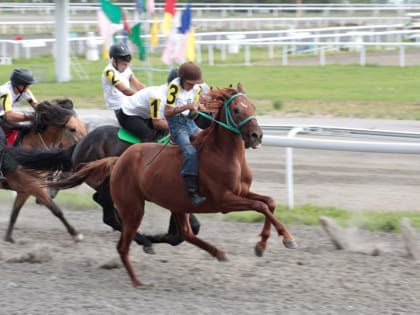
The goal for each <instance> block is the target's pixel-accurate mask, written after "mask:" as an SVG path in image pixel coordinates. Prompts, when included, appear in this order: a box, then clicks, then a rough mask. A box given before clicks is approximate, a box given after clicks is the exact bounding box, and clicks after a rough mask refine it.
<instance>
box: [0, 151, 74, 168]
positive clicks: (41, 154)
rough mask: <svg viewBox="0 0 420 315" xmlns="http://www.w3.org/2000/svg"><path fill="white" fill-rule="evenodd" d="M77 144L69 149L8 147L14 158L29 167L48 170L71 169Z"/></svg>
mask: <svg viewBox="0 0 420 315" xmlns="http://www.w3.org/2000/svg"><path fill="white" fill-rule="evenodd" d="M75 146H76V144H74V145H72V146H71V147H69V148H67V149H52V150H41V149H23V148H20V147H11V148H9V149H7V151H9V153H10V155H11V156H12V157H13V159H14V160H15V161H16V162H18V163H19V164H20V165H22V166H23V167H25V168H27V169H33V170H48V171H56V170H60V171H64V172H68V171H71V170H72V168H73V165H72V159H71V157H72V154H73V151H74V148H75Z"/></svg>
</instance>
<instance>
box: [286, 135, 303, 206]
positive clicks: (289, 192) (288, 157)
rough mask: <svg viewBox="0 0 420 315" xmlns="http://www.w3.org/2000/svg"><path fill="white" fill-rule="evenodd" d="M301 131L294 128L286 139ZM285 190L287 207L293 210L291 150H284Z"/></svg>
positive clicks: (288, 148)
mask: <svg viewBox="0 0 420 315" xmlns="http://www.w3.org/2000/svg"><path fill="white" fill-rule="evenodd" d="M301 131H303V128H301V127H295V128H293V129H292V130H290V131H289V133H288V134H287V137H288V138H293V137H295V136H296V135H297V134H298V133H299V132H301ZM286 189H287V207H288V208H289V209H293V208H294V207H295V201H294V197H293V196H294V187H293V148H291V147H287V148H286Z"/></svg>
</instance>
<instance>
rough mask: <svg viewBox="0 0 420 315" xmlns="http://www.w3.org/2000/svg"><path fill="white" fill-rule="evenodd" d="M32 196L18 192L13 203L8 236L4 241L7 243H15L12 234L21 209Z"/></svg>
mask: <svg viewBox="0 0 420 315" xmlns="http://www.w3.org/2000/svg"><path fill="white" fill-rule="evenodd" d="M29 196H30V194H27V193H22V192H18V193H17V195H16V198H15V200H14V202H13V208H12V213H11V214H10V219H9V225H8V227H7V231H6V235H5V236H4V240H5V241H6V242H10V243H14V240H13V237H12V233H13V228H14V226H15V224H16V220H17V217H18V215H19V212H20V209H22V207H23V205H24V204H25V202H26V200H28V198H29Z"/></svg>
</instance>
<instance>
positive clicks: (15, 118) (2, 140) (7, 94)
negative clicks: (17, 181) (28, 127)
mask: <svg viewBox="0 0 420 315" xmlns="http://www.w3.org/2000/svg"><path fill="white" fill-rule="evenodd" d="M33 83H35V78H34V76H33V74H32V72H31V71H30V70H28V69H23V68H16V69H14V70H13V71H12V74H11V75H10V80H9V81H8V82H6V83H4V84H3V85H0V152H2V151H3V149H4V147H5V145H6V135H7V140H8V143H9V144H10V143H13V142H14V140H15V139H16V136H17V132H16V131H15V130H6V134H5V130H3V128H4V126H6V124H7V122H11V123H19V122H23V121H30V120H33V117H34V116H33V114H32V113H23V112H17V111H14V108H15V106H16V105H18V104H19V103H20V102H21V101H26V102H27V103H29V104H30V105H31V106H32V108H35V107H36V105H37V101H36V99H35V97H34V96H33V94H32V92H31V91H30V90H29V86H30V85H31V84H33ZM9 128H10V127H9ZM1 177H2V175H1V174H0V178H1Z"/></svg>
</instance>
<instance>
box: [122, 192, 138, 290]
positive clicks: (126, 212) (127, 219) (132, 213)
mask: <svg viewBox="0 0 420 315" xmlns="http://www.w3.org/2000/svg"><path fill="white" fill-rule="evenodd" d="M128 198H130V197H127V199H128ZM134 199H137V200H131V202H130V200H125V202H124V205H122V204H120V205H118V212H119V214H120V217H121V222H122V231H121V235H120V240H119V241H118V244H117V250H118V253H119V254H120V257H121V261H122V262H123V264H124V266H125V269H126V270H127V272H128V275H129V276H130V279H131V281H132V283H133V285H134V286H135V287H138V286H141V285H143V284H142V283H141V282H140V280H139V279H138V278H137V276H136V274H135V272H134V269H133V266H132V264H131V261H130V257H129V251H130V244H131V241H132V240H133V239H134V237H135V235H136V232H137V229H138V228H139V226H140V223H141V220H142V219H143V215H144V200H142V201H141V202H139V201H138V198H136V197H134ZM132 205H138V206H137V207H138V208H136V209H132V207H133V206H132Z"/></svg>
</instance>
